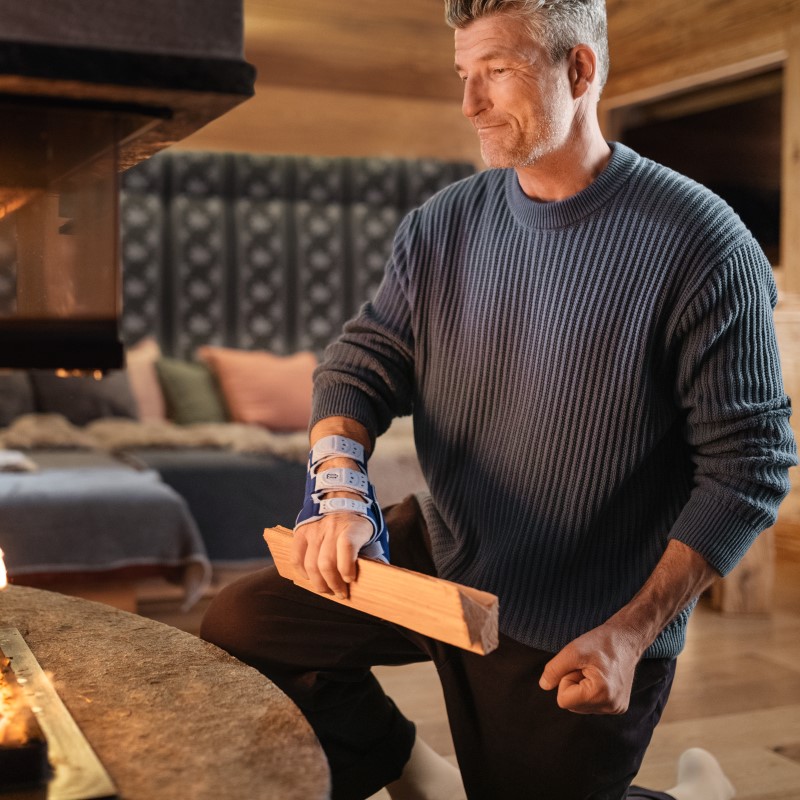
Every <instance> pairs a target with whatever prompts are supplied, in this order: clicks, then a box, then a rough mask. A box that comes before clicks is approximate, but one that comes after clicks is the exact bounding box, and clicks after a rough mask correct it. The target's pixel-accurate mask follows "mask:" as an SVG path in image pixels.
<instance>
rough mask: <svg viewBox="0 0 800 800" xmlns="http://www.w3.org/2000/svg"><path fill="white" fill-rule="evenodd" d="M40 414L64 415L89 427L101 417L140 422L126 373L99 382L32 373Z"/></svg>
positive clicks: (115, 374)
mask: <svg viewBox="0 0 800 800" xmlns="http://www.w3.org/2000/svg"><path fill="white" fill-rule="evenodd" d="M30 376H31V381H32V382H33V391H34V395H35V397H36V411H38V412H40V413H42V414H61V415H62V416H64V417H66V418H67V419H68V420H69V421H70V422H71V423H72V424H73V425H86V424H87V423H89V422H91V421H92V420H95V419H100V418H101V417H128V418H130V419H136V418H137V409H136V400H135V399H134V397H133V393H132V392H131V387H130V384H129V383H128V376H127V374H126V373H125V371H124V370H114V371H111V372H109V373H108V374H107V375H106V376H105V377H103V378H101V379H100V380H97V379H95V378H93V377H91V376H69V377H65V378H62V377H59V376H58V375H56V373H55V372H50V371H49V370H39V369H34V370H31V371H30Z"/></svg>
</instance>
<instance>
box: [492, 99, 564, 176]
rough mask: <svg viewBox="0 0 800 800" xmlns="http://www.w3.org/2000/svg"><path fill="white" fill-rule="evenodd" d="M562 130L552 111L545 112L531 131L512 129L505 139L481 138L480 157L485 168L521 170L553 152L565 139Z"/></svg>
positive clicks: (557, 118)
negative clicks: (538, 123)
mask: <svg viewBox="0 0 800 800" xmlns="http://www.w3.org/2000/svg"><path fill="white" fill-rule="evenodd" d="M566 133H567V131H566V129H564V126H563V125H559V117H558V116H557V114H555V113H553V111H552V110H548V111H547V112H545V113H544V114H543V115H542V117H541V119H540V125H539V127H538V128H537V130H536V131H535V132H533V133H532V134H528V135H526V133H525V132H524V131H520V130H519V129H517V128H512V129H511V132H510V134H509V136H510V141H509V139H505V138H504V139H503V140H501V141H491V140H490V141H483V140H481V143H480V146H481V158H482V159H483V162H484V163H485V164H486V166H487V167H490V168H493V169H494V168H498V169H509V168H510V169H525V168H526V167H532V166H534V165H535V164H536V163H538V162H539V161H541V159H542V158H544V157H545V156H547V155H549V154H550V153H552V152H554V151H555V150H556V149H557V148H558V147H559V146H560V145H561V144H562V143H563V141H564V140H565V138H566Z"/></svg>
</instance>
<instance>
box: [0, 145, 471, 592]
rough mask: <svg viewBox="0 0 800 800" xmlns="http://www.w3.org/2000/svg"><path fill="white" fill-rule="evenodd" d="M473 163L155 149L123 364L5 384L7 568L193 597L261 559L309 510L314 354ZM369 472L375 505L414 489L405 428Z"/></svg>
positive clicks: (126, 191)
mask: <svg viewBox="0 0 800 800" xmlns="http://www.w3.org/2000/svg"><path fill="white" fill-rule="evenodd" d="M471 172H472V166H471V165H469V164H450V163H442V162H437V161H429V160H422V161H406V160H398V159H344V158H342V159H332V158H306V157H291V156H278V157H272V156H256V155H250V154H232V153H193V152H185V153H183V152H178V153H170V152H166V153H162V154H159V155H157V156H155V157H154V158H152V159H150V160H149V161H147V162H144V163H142V164H140V165H138V166H137V167H135V168H133V169H131V170H130V171H128V172H127V173H125V174H124V175H123V180H122V190H121V255H122V261H123V297H124V303H123V309H124V311H123V315H122V319H121V326H120V327H121V335H122V338H123V341H124V343H125V346H126V353H127V364H126V368H125V369H124V370H120V371H116V372H113V373H111V374H109V375H106V376H105V377H104V378H103V379H102V380H99V381H98V380H94V379H93V378H91V377H86V376H83V377H66V378H61V377H57V376H55V375H53V374H50V373H44V372H41V371H35V370H31V371H18V372H16V373H10V374H6V375H0V448H5V453H6V454H7V459H8V460H7V463H3V462H2V458H0V469H2V470H4V471H3V472H2V473H0V519H2V520H3V522H2V523H0V547H3V548H4V549H5V550H6V553H7V562H8V568H9V573H10V574H11V576H12V577H14V576H17V577H19V578H20V579H25V578H31V577H36V576H41V575H47V574H52V573H59V572H70V573H79V574H83V573H92V574H94V573H98V572H103V571H113V570H134V571H135V570H136V569H139V570H146V569H157V570H160V571H162V572H168V571H172V572H173V573H175V572H176V571H177V572H178V573H180V576H179V577H180V578H181V579H183V580H184V581H185V582H186V583H187V597H188V602H191V599H192V598H196V597H197V596H198V595H199V593H200V592H201V591H202V589H203V588H204V586H205V585H207V582H208V580H209V576H210V571H211V566H212V564H234V563H235V564H240V563H242V562H246V563H252V562H253V561H258V560H263V559H265V558H268V552H267V550H266V547H265V545H264V543H263V541H262V539H261V530H262V529H263V528H264V527H265V526H267V525H275V524H283V525H291V524H292V522H293V519H294V516H295V514H296V511H297V509H298V508H299V505H300V502H301V499H302V487H303V476H304V470H305V463H304V462H305V456H306V452H307V439H306V432H305V427H306V422H307V419H308V411H309V408H310V389H311V374H312V372H313V369H314V367H315V365H316V363H317V362H318V359H319V358H320V356H321V354H322V352H323V351H324V348H325V346H326V345H327V344H328V343H329V342H330V341H331V340H332V339H333V338H334V337H335V336H336V335H337V334H338V332H339V330H340V329H341V327H342V324H343V323H344V321H345V320H346V319H348V318H349V317H351V316H352V315H353V314H354V313H355V312H356V311H357V309H358V307H359V306H360V305H361V304H362V303H363V302H364V301H365V300H367V299H368V298H369V297H370V296H371V295H372V294H373V293H374V291H375V289H376V288H377V286H378V284H379V282H380V279H381V276H382V272H383V267H384V265H385V261H386V257H387V255H388V253H389V251H390V248H391V241H392V237H393V234H394V230H395V229H396V226H397V224H398V223H399V221H400V219H401V218H402V216H403V214H404V213H405V212H406V211H407V210H408V209H409V208H411V207H413V206H416V205H418V204H420V203H422V202H424V201H425V199H427V197H429V196H430V195H431V194H433V193H434V192H435V191H437V190H438V189H440V188H442V187H444V186H445V185H447V184H449V183H451V182H452V181H454V180H458V179H460V178H462V177H465V176H467V175H468V174H470V173H471ZM2 268H3V265H2V264H0V271H2ZM7 283H8V281H6V282H5V283H4V282H2V281H0V290H2V287H3V286H5V285H6V284H7ZM0 299H2V298H0ZM0 455H1V454H0ZM371 475H372V477H373V480H374V482H375V483H376V487H377V491H378V496H379V499H380V500H381V502H382V503H383V504H384V505H386V504H389V503H391V502H395V501H397V500H399V499H401V498H402V497H403V496H404V495H405V494H406V493H408V492H410V491H416V490H419V489H421V488H424V482H423V481H422V476H421V474H420V472H419V466H418V464H417V461H416V455H415V452H414V447H413V434H412V428H411V422H410V420H409V419H405V420H399V421H398V422H397V424H396V425H394V426H393V427H392V429H390V432H389V433H388V434H386V435H385V436H384V437H382V440H381V441H380V442H379V444H378V447H377V449H376V453H375V455H374V456H373V460H372V466H371ZM43 487H48V492H49V494H48V496H47V498H46V502H42V497H43V496H44V495H43V494H42V491H43ZM23 497H24V498H25V499H24V500H23ZM132 498H135V499H133V500H132ZM12 508H13V509H15V511H14V513H15V514H17V515H18V518H15V521H14V523H13V525H12V524H11V523H10V522H9V519H10V517H9V510H10V509H12ZM32 532H33V533H35V536H34V535H33V533H32Z"/></svg>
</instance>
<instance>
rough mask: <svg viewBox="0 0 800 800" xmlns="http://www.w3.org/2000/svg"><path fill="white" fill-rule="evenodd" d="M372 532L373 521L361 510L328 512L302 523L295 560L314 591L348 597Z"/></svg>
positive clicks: (297, 532)
mask: <svg viewBox="0 0 800 800" xmlns="http://www.w3.org/2000/svg"><path fill="white" fill-rule="evenodd" d="M371 536H372V524H371V523H370V521H369V520H368V519H364V517H361V516H359V515H358V514H350V513H345V512H342V513H336V514H326V515H325V516H324V517H323V518H322V519H320V520H317V521H316V522H309V523H308V524H306V525H301V526H300V527H299V528H297V529H296V530H295V532H294V539H293V540H292V564H293V565H294V567H295V569H296V570H297V571H298V572H299V573H300V574H301V575H302V576H303V577H305V578H308V579H309V580H310V581H311V585H312V587H313V588H314V591H317V592H321V593H324V594H330V593H331V592H332V593H333V594H335V595H336V596H337V597H339V598H344V597H347V592H348V588H347V584H348V583H350V582H351V581H353V580H355V577H356V559H357V558H358V552H359V550H361V548H362V547H363V546H364V545H365V544H366V543H367V542H368V541H369V539H370V537H371Z"/></svg>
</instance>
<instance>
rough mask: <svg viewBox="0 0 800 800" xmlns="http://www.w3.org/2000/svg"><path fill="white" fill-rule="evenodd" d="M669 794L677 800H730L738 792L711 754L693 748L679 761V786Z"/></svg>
mask: <svg viewBox="0 0 800 800" xmlns="http://www.w3.org/2000/svg"><path fill="white" fill-rule="evenodd" d="M667 794H671V795H672V796H673V797H674V798H675V800H730V799H731V798H732V797H733V796H734V795H735V794H736V790H735V789H734V788H733V784H732V783H731V782H730V781H729V780H728V779H727V778H726V777H725V773H724V772H723V771H722V767H721V766H720V765H719V762H718V761H717V759H716V758H714V756H712V755H711V753H709V752H708V751H707V750H703V749H701V748H699V747H692V748H691V749H690V750H686V751H685V752H684V753H683V754H682V755H681V757H680V759H679V760H678V785H677V786H675V787H674V788H672V789H667Z"/></svg>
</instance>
